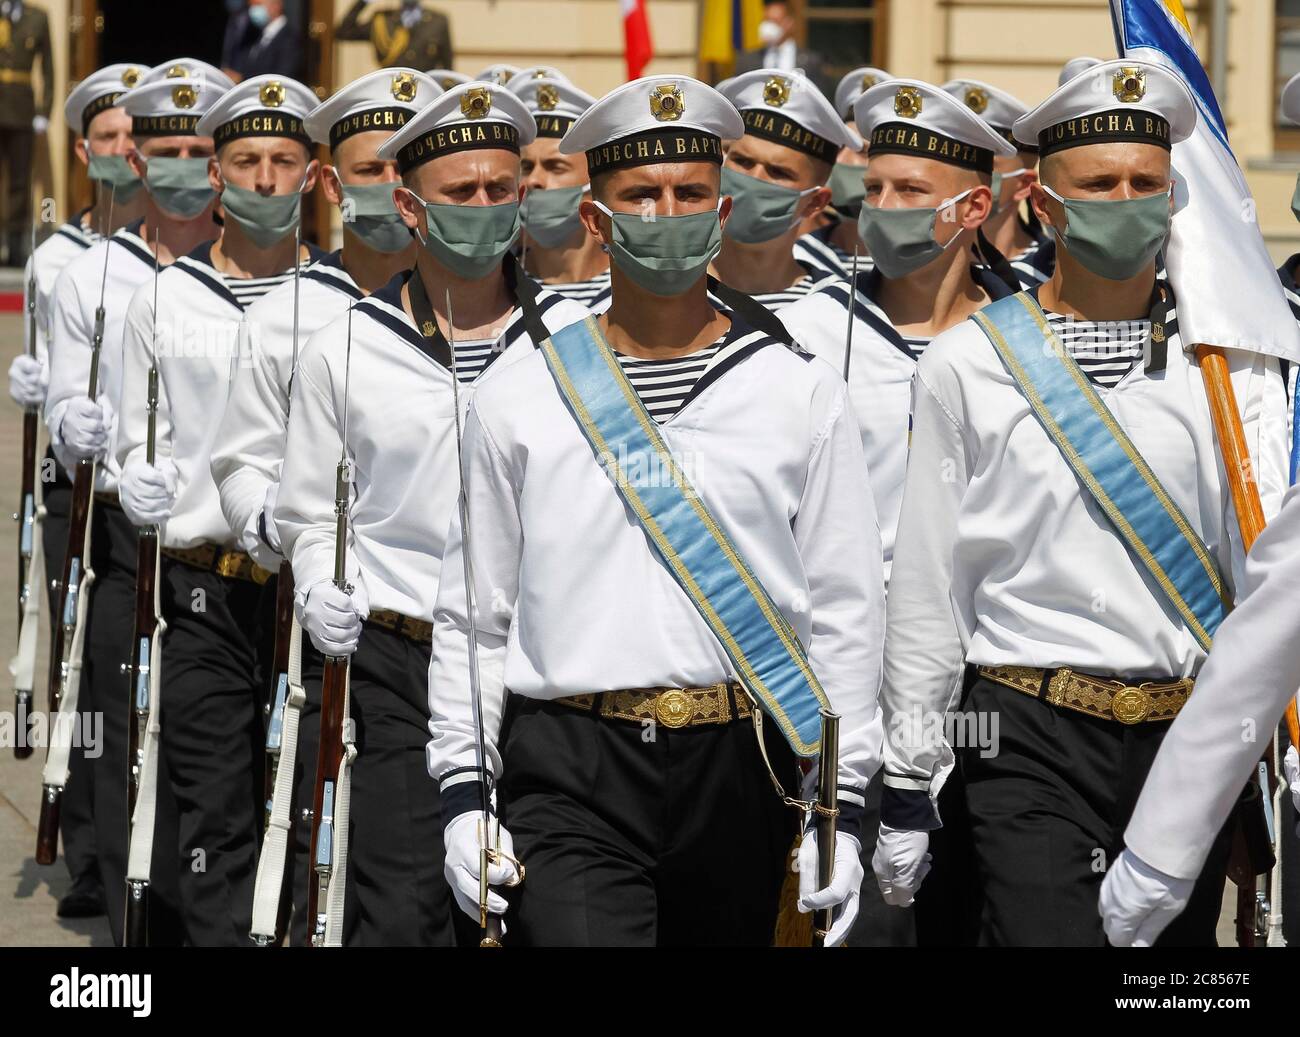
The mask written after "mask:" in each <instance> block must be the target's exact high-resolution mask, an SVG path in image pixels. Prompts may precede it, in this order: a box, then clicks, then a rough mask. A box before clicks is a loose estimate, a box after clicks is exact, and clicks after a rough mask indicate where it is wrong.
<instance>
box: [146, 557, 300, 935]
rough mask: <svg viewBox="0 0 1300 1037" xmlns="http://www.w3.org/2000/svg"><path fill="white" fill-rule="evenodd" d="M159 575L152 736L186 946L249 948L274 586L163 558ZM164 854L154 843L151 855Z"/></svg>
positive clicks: (260, 830)
mask: <svg viewBox="0 0 1300 1037" xmlns="http://www.w3.org/2000/svg"><path fill="white" fill-rule="evenodd" d="M160 579H161V588H162V590H161V601H162V611H163V616H164V618H165V619H166V621H167V631H166V633H165V634H164V635H163V645H162V665H163V675H162V690H161V696H162V703H161V708H162V714H161V716H162V719H161V724H162V735H161V742H162V755H163V758H164V760H165V765H166V769H167V772H168V777H169V781H170V785H171V789H172V794H173V795H174V796H175V799H176V806H177V810H178V817H179V824H178V829H179V832H178V835H179V838H178V843H177V845H176V847H175V852H176V854H177V864H178V868H179V874H180V883H179V884H180V900H181V913H182V917H183V919H184V924H185V933H186V937H187V939H188V940H189V942H190V943H191V944H194V945H195V946H200V947H209V946H224V947H251V946H252V943H251V941H250V940H249V929H250V927H251V925H252V907H253V880H254V877H255V875H256V867H257V847H258V843H259V841H260V838H261V832H262V763H263V751H264V748H265V742H264V736H263V729H262V709H263V706H264V704H265V697H266V685H265V682H264V680H263V669H262V666H261V659H263V658H265V657H266V654H267V653H266V649H265V647H264V637H265V636H266V635H269V632H270V626H271V623H270V618H271V616H270V613H271V611H272V610H273V607H274V593H273V592H274V583H270V584H267V585H265V587H263V586H259V585H257V584H255V583H252V582H249V581H246V580H236V579H227V578H225V577H222V576H218V575H216V574H215V573H211V572H205V571H202V570H199V569H196V568H193V567H192V566H189V565H186V564H184V563H182V562H177V561H175V560H173V559H169V558H167V557H166V556H164V557H163V562H162V573H161V577H160ZM267 588H269V589H270V594H269V595H268V592H267ZM268 596H269V598H270V600H269V601H268V600H267V599H268ZM164 852H166V848H165V847H163V846H162V845H161V844H160V845H158V846H157V847H156V848H155V859H156V858H157V856H158V854H159V853H164Z"/></svg>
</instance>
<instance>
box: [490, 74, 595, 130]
mask: <svg viewBox="0 0 1300 1037" xmlns="http://www.w3.org/2000/svg"><path fill="white" fill-rule="evenodd" d="M518 79H519V77H518V76H516V77H515V79H512V80H511V81H510V83H511V84H515V83H516V82H517V81H518ZM506 89H507V90H509V91H511V92H512V93H513V94H514V95H515V96H516V97H518V98H519V100H521V101H523V102H524V106H525V107H526V108H527V109H528V110H529V111H530V112H532V113H533V119H534V121H536V123H537V136H539V137H563V136H564V135H565V134H566V133H568V132H569V128H570V127H571V126H572V125H573V124H574V123H575V122H577V121H578V117H579V116H580V115H582V113H583V112H585V111H586V110H587V109H588V108H590V107H591V106H592V105H593V104H595V103H596V99H595V98H594V97H592V96H591V95H590V94H588V93H586V92H585V91H582V90H579V89H578V88H577V87H576V86H574V85H573V84H572V83H570V82H569V81H568V80H567V79H526V80H523V81H522V82H518V85H517V86H516V85H508V86H507V87H506Z"/></svg>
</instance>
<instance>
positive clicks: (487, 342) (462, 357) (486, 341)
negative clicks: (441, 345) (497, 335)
mask: <svg viewBox="0 0 1300 1037" xmlns="http://www.w3.org/2000/svg"><path fill="white" fill-rule="evenodd" d="M496 344H497V340H496V339H494V338H467V339H464V340H457V342H456V380H457V381H458V382H460V384H461V385H470V384H472V383H473V381H474V379H475V378H477V377H478V376H479V375H481V374H482V373H483V369H484V368H486V367H487V365H488V361H489V360H490V359H491V358H492V349H493V347H494V346H496Z"/></svg>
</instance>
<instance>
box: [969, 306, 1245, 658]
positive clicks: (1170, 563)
mask: <svg viewBox="0 0 1300 1037" xmlns="http://www.w3.org/2000/svg"><path fill="white" fill-rule="evenodd" d="M974 319H975V322H976V323H977V324H978V325H979V326H980V328H981V329H982V330H983V332H984V334H985V335H987V336H988V337H989V341H990V342H992V343H993V347H994V349H996V350H997V352H998V355H999V356H1000V357H1001V358H1002V362H1003V363H1004V364H1006V366H1007V370H1008V371H1010V372H1011V376H1012V377H1013V378H1014V379H1015V380H1016V384H1017V385H1018V386H1019V388H1020V391H1021V393H1023V394H1024V397H1025V399H1027V400H1028V401H1029V406H1030V408H1031V409H1032V410H1033V412H1034V416H1035V417H1036V418H1038V421H1039V423H1040V424H1042V426H1043V429H1044V430H1045V431H1046V432H1047V435H1048V436H1049V437H1050V438H1051V440H1052V442H1053V443H1055V444H1056V446H1057V448H1058V449H1059V450H1060V451H1061V454H1062V456H1063V457H1064V458H1065V460H1066V461H1067V462H1068V463H1069V465H1070V467H1071V468H1072V469H1074V474H1075V475H1077V476H1078V477H1079V480H1080V481H1081V482H1082V483H1083V484H1084V485H1085V486H1086V487H1087V488H1088V491H1089V492H1090V493H1091V494H1092V495H1093V497H1094V498H1095V499H1096V501H1097V503H1098V504H1099V505H1100V506H1101V510H1102V511H1103V512H1105V514H1106V517H1107V518H1108V519H1110V521H1111V523H1112V524H1113V525H1114V527H1115V529H1116V530H1117V531H1118V532H1119V534H1120V536H1121V537H1123V538H1124V542H1125V543H1126V544H1127V545H1128V547H1129V550H1130V551H1131V552H1132V554H1133V555H1134V557H1135V558H1137V559H1138V560H1139V561H1140V562H1141V563H1142V565H1143V566H1144V567H1145V568H1146V569H1147V570H1148V571H1149V572H1150V573H1151V575H1152V576H1153V577H1154V578H1155V581H1156V583H1157V584H1159V585H1160V589H1161V590H1162V591H1164V593H1165V596H1166V597H1167V598H1168V600H1169V602H1170V603H1171V604H1172V605H1173V606H1174V608H1175V609H1176V610H1177V611H1178V614H1179V615H1180V616H1182V618H1183V622H1185V623H1186V624H1187V628H1188V629H1189V630H1190V631H1191V632H1192V634H1193V635H1194V636H1195V638H1196V640H1197V641H1198V642H1199V643H1200V645H1201V647H1202V648H1204V649H1205V650H1206V651H1209V648H1210V642H1211V640H1212V639H1213V637H1214V632H1215V631H1216V630H1217V629H1218V628H1219V624H1220V623H1221V622H1223V617H1224V615H1225V613H1226V606H1225V603H1224V596H1223V585H1222V583H1221V582H1220V580H1219V573H1218V570H1217V569H1216V568H1215V565H1214V562H1213V561H1212V560H1211V558H1210V551H1209V548H1207V547H1206V546H1205V544H1204V543H1203V542H1202V541H1201V538H1200V537H1199V536H1197V534H1196V531H1195V530H1194V529H1193V528H1192V525H1191V523H1190V522H1188V521H1187V517H1186V516H1185V515H1184V514H1183V513H1182V511H1180V510H1179V508H1178V505H1177V504H1175V503H1174V500H1173V498H1172V497H1170V496H1169V493H1168V491H1166V490H1165V488H1164V487H1163V486H1161V485H1160V480H1159V479H1157V478H1156V476H1155V473H1154V472H1153V471H1151V468H1150V466H1149V465H1148V464H1147V463H1146V461H1145V459H1143V457H1142V455H1141V454H1139V453H1138V451H1137V448H1136V447H1135V446H1134V445H1133V443H1132V441H1131V440H1130V439H1129V438H1128V436H1127V435H1126V434H1125V432H1124V430H1123V429H1122V428H1120V426H1119V422H1117V421H1116V420H1115V417H1114V415H1112V414H1111V412H1110V410H1109V409H1108V408H1107V407H1106V404H1105V403H1103V402H1102V399H1101V397H1100V396H1098V395H1097V392H1096V390H1095V389H1094V388H1093V387H1092V384H1091V383H1090V382H1089V381H1088V376H1087V375H1085V374H1084V373H1083V371H1082V370H1081V369H1080V367H1079V365H1078V364H1076V363H1075V362H1074V358H1073V357H1071V356H1070V355H1069V353H1068V352H1067V351H1066V349H1065V346H1064V345H1063V344H1062V342H1061V341H1060V339H1059V338H1058V337H1057V335H1056V333H1055V332H1054V331H1053V330H1052V327H1051V325H1050V324H1049V323H1048V321H1047V317H1046V316H1045V315H1044V314H1043V311H1042V310H1041V309H1040V308H1039V306H1038V303H1037V302H1036V301H1035V299H1034V297H1033V296H1032V295H1030V294H1029V293H1027V292H1021V293H1020V294H1019V295H1012V296H1009V297H1008V298H1006V299H1000V300H998V301H997V302H995V303H992V304H990V305H989V306H986V307H985V308H984V309H983V310H981V311H980V312H979V313H977V314H975V318H974Z"/></svg>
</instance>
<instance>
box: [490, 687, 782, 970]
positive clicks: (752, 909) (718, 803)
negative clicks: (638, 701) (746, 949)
mask: <svg viewBox="0 0 1300 1037" xmlns="http://www.w3.org/2000/svg"><path fill="white" fill-rule="evenodd" d="M501 745H502V757H503V766H504V770H503V777H502V786H501V797H502V803H501V806H502V817H503V821H504V823H505V824H506V826H507V827H508V828H509V830H510V832H511V834H512V836H513V837H514V847H515V852H516V854H517V855H518V856H519V858H520V859H521V860H522V861H523V862H524V865H525V867H526V869H527V877H526V879H525V881H524V883H523V885H521V886H520V887H518V889H517V890H515V891H514V901H513V904H512V907H511V910H510V912H509V914H508V915H507V922H506V924H507V927H508V931H507V933H506V939H507V941H509V942H511V943H518V944H521V945H533V946H641V947H649V946H655V945H661V946H683V945H696V946H698V945H708V946H763V947H765V946H770V945H771V943H772V938H773V934H774V930H775V926H776V918H777V914H778V910H779V901H780V893H781V884H782V881H783V879H784V876H785V872H786V866H787V860H788V855H789V852H790V848H791V845H792V843H793V841H794V837H795V834H796V832H797V830H798V815H797V814H796V813H795V812H794V811H793V810H791V809H790V808H789V807H786V806H784V805H782V803H781V802H780V800H779V799H778V797H777V796H776V794H775V792H774V790H773V788H772V783H771V781H770V779H769V778H768V775H767V771H766V768H765V767H764V765H763V761H762V758H761V756H760V754H759V747H758V743H757V740H756V738H755V736H754V730H753V728H752V727H751V725H750V723H749V722H748V721H745V720H739V721H734V722H732V723H731V724H728V725H725V726H721V727H706V726H699V727H684V728H678V729H675V730H674V729H670V728H667V727H664V726H663V725H662V724H661V725H657V726H654V727H648V726H647V727H643V726H642V725H640V724H637V723H630V722H627V721H623V720H613V719H605V718H602V717H601V716H600V715H599V714H598V713H597V712H595V711H592V712H584V711H580V710H575V709H571V708H569V707H567V706H562V705H556V704H552V703H546V702H539V701H536V700H532V699H524V698H520V697H517V696H515V697H512V698H511V700H510V702H509V705H508V717H507V722H506V729H505V730H504V732H503V739H502V742H501ZM767 747H768V752H769V754H770V756H771V759H772V765H773V767H774V768H775V770H776V773H777V775H778V776H779V777H780V778H781V780H782V782H783V783H784V784H785V787H786V789H787V790H789V789H791V788H792V787H795V786H794V781H795V777H794V776H795V775H796V774H797V769H796V767H795V765H794V757H793V754H792V753H791V751H790V749H789V747H788V746H787V745H786V744H785V742H784V740H783V739H781V738H780V736H779V735H776V734H774V733H768V735H767Z"/></svg>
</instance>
